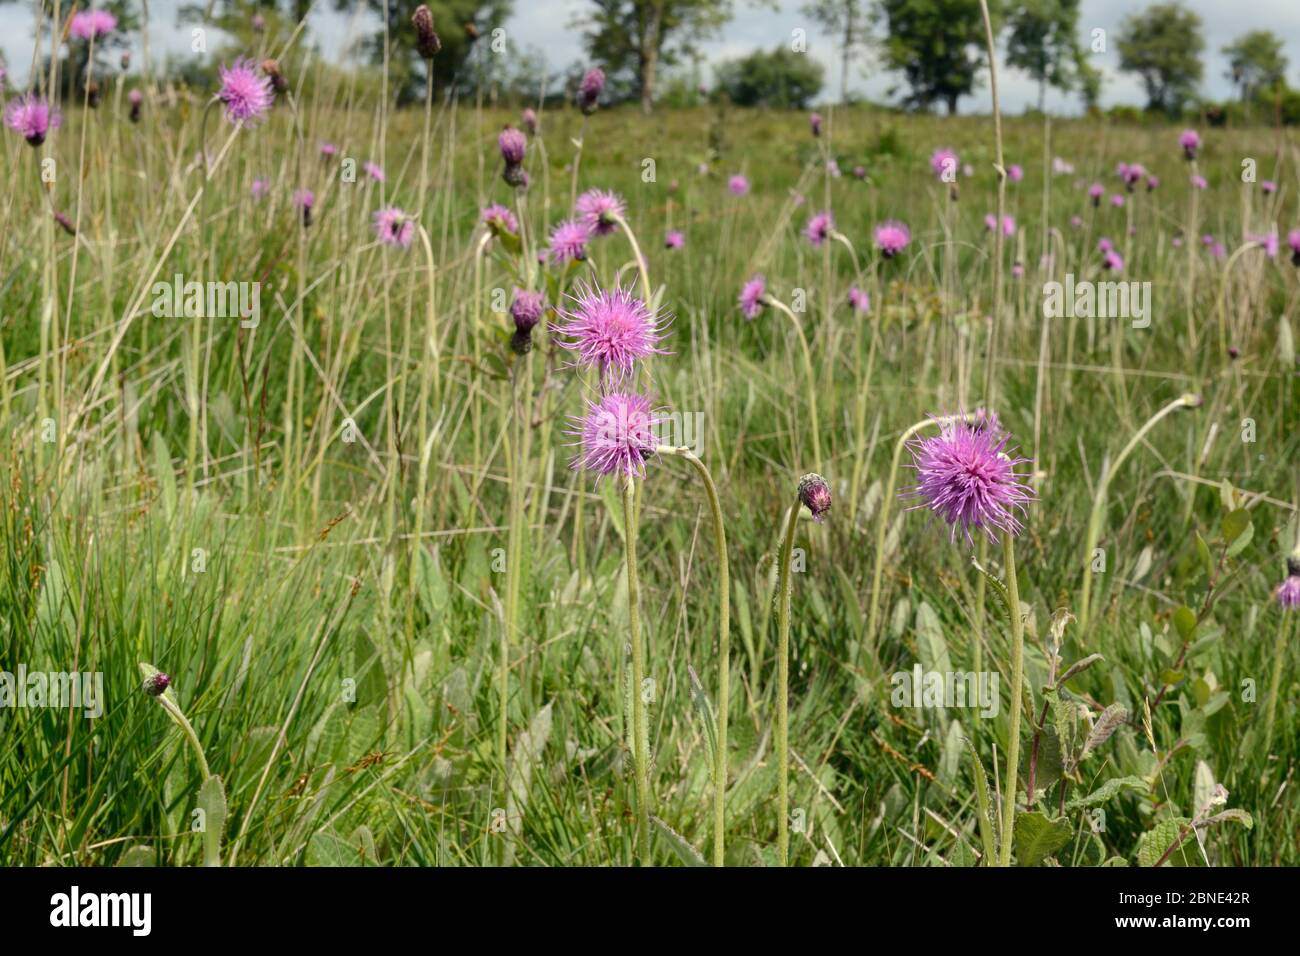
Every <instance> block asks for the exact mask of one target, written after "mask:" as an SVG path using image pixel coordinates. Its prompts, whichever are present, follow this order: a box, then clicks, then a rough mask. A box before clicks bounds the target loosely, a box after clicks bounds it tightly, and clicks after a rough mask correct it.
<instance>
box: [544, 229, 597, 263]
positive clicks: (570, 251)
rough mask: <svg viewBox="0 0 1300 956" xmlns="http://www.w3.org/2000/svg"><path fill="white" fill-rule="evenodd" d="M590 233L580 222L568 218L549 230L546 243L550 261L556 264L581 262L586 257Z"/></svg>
mask: <svg viewBox="0 0 1300 956" xmlns="http://www.w3.org/2000/svg"><path fill="white" fill-rule="evenodd" d="M590 241H591V233H590V232H589V231H588V229H587V227H586V226H584V225H583V224H582V223H580V222H578V221H576V220H573V219H570V220H567V221H566V222H562V223H560V224H559V225H558V226H556V227H555V228H554V229H552V230H551V238H550V242H549V244H548V247H549V249H550V255H551V261H552V262H554V263H556V264H557V265H559V264H562V263H565V262H582V261H583V260H584V259H586V258H587V243H589V242H590Z"/></svg>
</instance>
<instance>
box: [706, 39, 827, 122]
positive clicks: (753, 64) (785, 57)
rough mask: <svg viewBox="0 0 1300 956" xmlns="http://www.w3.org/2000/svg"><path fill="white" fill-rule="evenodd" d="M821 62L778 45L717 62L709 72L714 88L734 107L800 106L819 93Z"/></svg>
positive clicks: (820, 86)
mask: <svg viewBox="0 0 1300 956" xmlns="http://www.w3.org/2000/svg"><path fill="white" fill-rule="evenodd" d="M824 72H825V71H824V70H823V69H822V65H821V64H820V63H818V62H817V61H816V60H814V59H813V58H812V57H810V56H807V55H806V54H802V53H795V52H794V51H793V50H790V49H789V48H788V47H786V46H784V45H782V46H778V47H777V48H776V49H774V50H772V51H771V52H770V53H769V52H767V51H765V50H755V51H754V52H753V53H751V54H749V56H746V57H741V58H740V59H737V60H728V61H726V62H724V63H720V64H718V66H717V67H716V68H715V69H714V71H713V76H714V79H715V80H716V82H717V85H718V88H719V89H721V90H722V91H723V92H724V93H726V94H727V96H728V97H729V98H730V99H731V101H732V102H733V103H735V104H737V105H738V106H779V107H793V108H796V109H802V108H804V107H806V106H807V105H808V104H809V103H810V102H811V101H812V100H813V98H814V97H815V96H816V95H817V94H818V93H820V92H821V89H822V76H823V74H824Z"/></svg>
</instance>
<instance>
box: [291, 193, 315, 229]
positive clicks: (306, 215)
mask: <svg viewBox="0 0 1300 956" xmlns="http://www.w3.org/2000/svg"><path fill="white" fill-rule="evenodd" d="M293 204H294V205H295V206H296V207H298V209H300V210H301V211H302V224H303V228H306V227H307V226H310V225H311V211H312V210H313V209H315V208H316V194H315V193H313V192H312V191H311V190H310V189H299V190H298V191H297V192H295V193H294V194H293Z"/></svg>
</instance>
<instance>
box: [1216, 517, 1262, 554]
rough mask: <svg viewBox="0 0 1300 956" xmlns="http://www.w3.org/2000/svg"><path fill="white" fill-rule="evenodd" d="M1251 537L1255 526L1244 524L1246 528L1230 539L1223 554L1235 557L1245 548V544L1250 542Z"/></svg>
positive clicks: (1253, 534)
mask: <svg viewBox="0 0 1300 956" xmlns="http://www.w3.org/2000/svg"><path fill="white" fill-rule="evenodd" d="M1253 537H1255V526H1254V525H1253V524H1248V525H1246V530H1245V531H1243V532H1242V533H1241V534H1239V535H1237V537H1236V538H1234V539H1233V540H1232V544H1230V545H1228V548H1227V550H1226V551H1224V554H1225V555H1226V556H1227V557H1229V558H1235V557H1236V556H1237V555H1239V554H1241V552H1242V551H1244V550H1246V545H1248V544H1250V541H1251V539H1252V538H1253Z"/></svg>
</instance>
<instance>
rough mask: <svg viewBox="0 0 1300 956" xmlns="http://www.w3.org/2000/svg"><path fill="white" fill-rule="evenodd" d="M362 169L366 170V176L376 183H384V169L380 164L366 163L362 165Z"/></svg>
mask: <svg viewBox="0 0 1300 956" xmlns="http://www.w3.org/2000/svg"><path fill="white" fill-rule="evenodd" d="M361 168H362V169H364V170H365V171H366V175H367V176H369V177H370V178H371V179H373V180H374V181H375V182H377V183H382V182H383V181H384V168H383V167H382V166H380V165H379V164H378V163H372V162H365V163H363V164H362V165H361Z"/></svg>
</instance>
